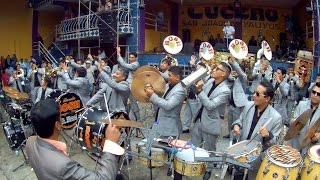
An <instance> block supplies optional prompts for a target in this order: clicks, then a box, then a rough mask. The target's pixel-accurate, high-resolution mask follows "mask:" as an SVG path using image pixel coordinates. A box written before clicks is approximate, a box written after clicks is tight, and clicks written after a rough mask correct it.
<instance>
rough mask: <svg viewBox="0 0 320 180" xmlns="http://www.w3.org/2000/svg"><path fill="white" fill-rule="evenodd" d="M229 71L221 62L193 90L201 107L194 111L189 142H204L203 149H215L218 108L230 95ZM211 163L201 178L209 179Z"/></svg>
mask: <svg viewBox="0 0 320 180" xmlns="http://www.w3.org/2000/svg"><path fill="white" fill-rule="evenodd" d="M230 72H231V67H230V66H229V65H228V64H227V63H224V62H222V63H221V64H218V65H217V66H216V68H215V69H213V70H212V74H211V76H212V78H211V79H210V80H208V81H207V83H205V84H204V83H203V81H202V80H200V81H198V82H197V89H196V90H195V91H194V92H195V93H196V94H198V98H199V100H200V103H201V105H202V106H201V108H200V109H199V110H198V111H197V112H196V114H197V115H196V118H195V119H194V121H195V122H196V123H195V125H194V127H193V130H192V133H191V142H192V143H193V144H194V145H195V146H200V145H201V144H202V143H203V144H204V149H206V150H208V151H215V150H216V144H217V140H218V138H219V136H220V135H221V129H222V127H221V125H222V123H223V120H222V119H221V117H220V110H221V108H222V107H223V106H225V105H226V103H227V101H228V98H229V96H230V89H229V87H228V84H227V78H228V77H229V75H230ZM212 165H213V164H209V167H208V168H207V171H206V173H205V175H204V176H203V179H206V180H207V179H209V178H210V176H211V170H212V168H213V167H212Z"/></svg>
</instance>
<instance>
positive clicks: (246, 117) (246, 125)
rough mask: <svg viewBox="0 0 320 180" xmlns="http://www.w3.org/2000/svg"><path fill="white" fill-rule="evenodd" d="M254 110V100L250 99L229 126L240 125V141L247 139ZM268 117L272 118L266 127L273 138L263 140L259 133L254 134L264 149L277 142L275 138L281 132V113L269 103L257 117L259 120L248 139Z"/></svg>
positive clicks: (277, 137)
mask: <svg viewBox="0 0 320 180" xmlns="http://www.w3.org/2000/svg"><path fill="white" fill-rule="evenodd" d="M254 112H255V105H254V102H253V101H250V102H248V103H247V104H246V105H245V106H244V109H243V111H242V113H241V115H240V117H239V119H238V120H236V121H235V122H233V124H232V126H231V127H232V128H233V126H234V125H235V124H239V125H240V127H241V131H240V141H243V140H247V139H248V135H249V131H250V128H251V124H252V118H253V115H254ZM270 118H272V120H271V121H270V122H269V123H268V125H267V126H266V128H267V130H268V131H269V132H271V133H272V134H273V138H272V139H269V141H266V142H263V138H262V136H260V135H258V136H256V138H255V139H256V140H258V141H260V142H261V143H262V144H263V146H264V147H265V149H267V148H268V147H270V146H272V145H273V144H275V143H276V142H277V140H278V139H279V134H280V132H281V127H282V124H281V121H282V120H281V115H280V114H279V113H278V112H277V111H276V110H275V109H274V108H273V107H272V106H271V105H268V106H267V108H266V109H265V111H264V112H263V114H262V115H261V117H260V118H259V121H258V123H257V125H256V127H255V128H254V130H253V132H252V134H251V137H250V138H249V139H251V138H253V136H254V135H255V134H256V133H257V132H258V130H259V129H260V127H262V126H263V125H264V124H265V123H266V122H267V121H268V120H269V119H270Z"/></svg>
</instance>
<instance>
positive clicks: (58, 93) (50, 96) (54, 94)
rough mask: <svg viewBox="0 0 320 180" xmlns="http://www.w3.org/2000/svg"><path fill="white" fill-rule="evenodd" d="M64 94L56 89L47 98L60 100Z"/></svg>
mask: <svg viewBox="0 0 320 180" xmlns="http://www.w3.org/2000/svg"><path fill="white" fill-rule="evenodd" d="M63 93H64V92H63V91H62V90H61V89H54V90H52V91H51V92H50V93H49V94H48V95H47V96H46V97H45V98H46V99H58V97H59V96H61V94H63Z"/></svg>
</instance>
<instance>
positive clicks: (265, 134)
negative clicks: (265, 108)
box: [259, 127, 269, 138]
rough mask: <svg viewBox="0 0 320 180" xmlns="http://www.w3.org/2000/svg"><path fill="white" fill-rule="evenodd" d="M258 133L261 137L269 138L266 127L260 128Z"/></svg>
mask: <svg viewBox="0 0 320 180" xmlns="http://www.w3.org/2000/svg"><path fill="white" fill-rule="evenodd" d="M259 133H260V134H261V136H262V137H264V138H268V137H269V131H268V130H267V129H266V127H261V128H260V129H259Z"/></svg>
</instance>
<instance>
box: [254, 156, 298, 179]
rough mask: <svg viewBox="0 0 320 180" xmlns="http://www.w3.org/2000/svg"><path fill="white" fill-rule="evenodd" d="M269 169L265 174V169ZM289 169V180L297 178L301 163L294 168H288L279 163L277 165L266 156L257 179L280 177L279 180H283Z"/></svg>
mask: <svg viewBox="0 0 320 180" xmlns="http://www.w3.org/2000/svg"><path fill="white" fill-rule="evenodd" d="M266 168H267V170H269V171H268V172H267V173H266V174H264V171H265V170H266ZM287 169H288V170H289V173H288V175H289V176H288V179H287V180H296V179H297V177H298V173H299V165H297V166H296V167H293V168H286V167H281V166H279V165H276V164H274V163H272V162H271V161H270V160H268V156H265V157H264V159H263V161H262V163H261V165H260V168H259V171H258V174H257V177H256V179H259V180H270V179H278V180H282V179H283V176H286V175H287Z"/></svg>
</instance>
